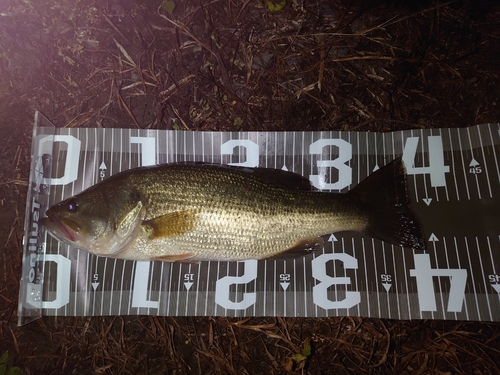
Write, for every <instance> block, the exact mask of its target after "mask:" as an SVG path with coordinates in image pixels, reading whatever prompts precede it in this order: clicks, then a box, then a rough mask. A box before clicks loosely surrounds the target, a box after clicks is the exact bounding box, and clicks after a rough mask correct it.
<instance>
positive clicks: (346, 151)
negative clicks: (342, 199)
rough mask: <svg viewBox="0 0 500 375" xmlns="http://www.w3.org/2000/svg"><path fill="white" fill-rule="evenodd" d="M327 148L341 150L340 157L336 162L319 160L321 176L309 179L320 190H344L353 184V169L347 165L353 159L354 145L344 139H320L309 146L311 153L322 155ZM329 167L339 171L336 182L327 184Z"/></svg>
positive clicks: (312, 176) (310, 176) (313, 176)
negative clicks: (333, 147) (334, 147)
mask: <svg viewBox="0 0 500 375" xmlns="http://www.w3.org/2000/svg"><path fill="white" fill-rule="evenodd" d="M326 146H336V147H337V148H338V149H339V156H338V157H337V158H336V159H334V160H318V169H319V174H312V175H309V179H310V180H311V183H312V184H313V185H314V186H315V187H316V188H318V189H321V190H323V189H330V190H342V189H344V188H346V187H348V186H349V185H350V184H351V183H352V169H351V167H350V166H348V165H347V164H346V163H347V162H348V161H349V160H351V159H352V145H351V144H350V143H349V142H347V141H344V140H343V139H320V140H317V141H316V142H314V143H312V144H311V146H309V153H310V154H311V155H321V154H322V153H323V148H324V147H326ZM329 167H332V168H335V169H337V170H338V171H339V176H338V180H337V181H336V182H326V176H327V175H328V173H327V168H329Z"/></svg>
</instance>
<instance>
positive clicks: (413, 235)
mask: <svg viewBox="0 0 500 375" xmlns="http://www.w3.org/2000/svg"><path fill="white" fill-rule="evenodd" d="M350 193H351V194H352V195H353V196H354V197H355V199H356V200H357V201H358V202H359V203H360V205H361V207H364V209H365V210H366V214H367V216H368V224H367V226H366V228H365V230H364V233H366V234H367V235H369V236H371V237H373V238H377V239H379V240H382V241H386V242H389V243H391V244H394V245H398V246H403V247H410V248H413V249H417V250H423V249H425V248H426V241H425V238H424V233H423V230H422V227H421V225H420V223H419V221H418V219H417V217H416V216H415V215H414V214H413V212H412V210H411V207H410V201H409V198H408V192H407V188H406V169H405V166H404V164H403V161H402V159H401V158H397V159H394V160H393V161H392V162H390V163H389V164H387V165H385V166H384V167H382V168H380V169H379V170H378V171H376V172H374V173H372V174H371V175H370V176H368V177H367V178H366V179H364V180H363V181H362V182H361V183H360V184H358V185H357V186H356V187H355V188H354V189H352V190H351V191H350Z"/></svg>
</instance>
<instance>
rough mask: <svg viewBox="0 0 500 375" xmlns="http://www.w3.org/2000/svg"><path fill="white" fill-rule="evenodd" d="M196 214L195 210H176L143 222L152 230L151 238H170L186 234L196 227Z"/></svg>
mask: <svg viewBox="0 0 500 375" xmlns="http://www.w3.org/2000/svg"><path fill="white" fill-rule="evenodd" d="M194 220H195V214H194V212H193V211H190V210H185V211H175V212H170V213H168V214H166V215H162V216H158V217H155V218H154V219H150V220H146V221H144V222H143V223H142V225H143V226H144V227H146V228H147V229H148V231H149V232H150V234H149V238H150V239H152V240H154V239H158V238H168V237H174V236H178V235H181V234H184V233H186V232H188V231H190V230H191V229H192V228H193V227H194Z"/></svg>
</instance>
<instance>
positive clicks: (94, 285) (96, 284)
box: [92, 283, 99, 292]
mask: <svg viewBox="0 0 500 375" xmlns="http://www.w3.org/2000/svg"><path fill="white" fill-rule="evenodd" d="M98 287H99V283H92V289H94V292H95V290H96V289H97V288H98Z"/></svg>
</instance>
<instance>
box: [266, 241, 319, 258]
mask: <svg viewBox="0 0 500 375" xmlns="http://www.w3.org/2000/svg"><path fill="white" fill-rule="evenodd" d="M324 244H325V240H324V239H323V237H313V238H306V239H303V240H300V241H298V242H297V243H295V244H294V245H293V246H292V247H291V248H289V249H287V250H285V251H282V252H281V253H279V254H275V255H272V256H270V257H269V258H266V260H267V259H269V260H277V259H291V258H299V257H303V256H306V255H308V254H311V253H314V252H316V251H319V250H322V249H323V246H324Z"/></svg>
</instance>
